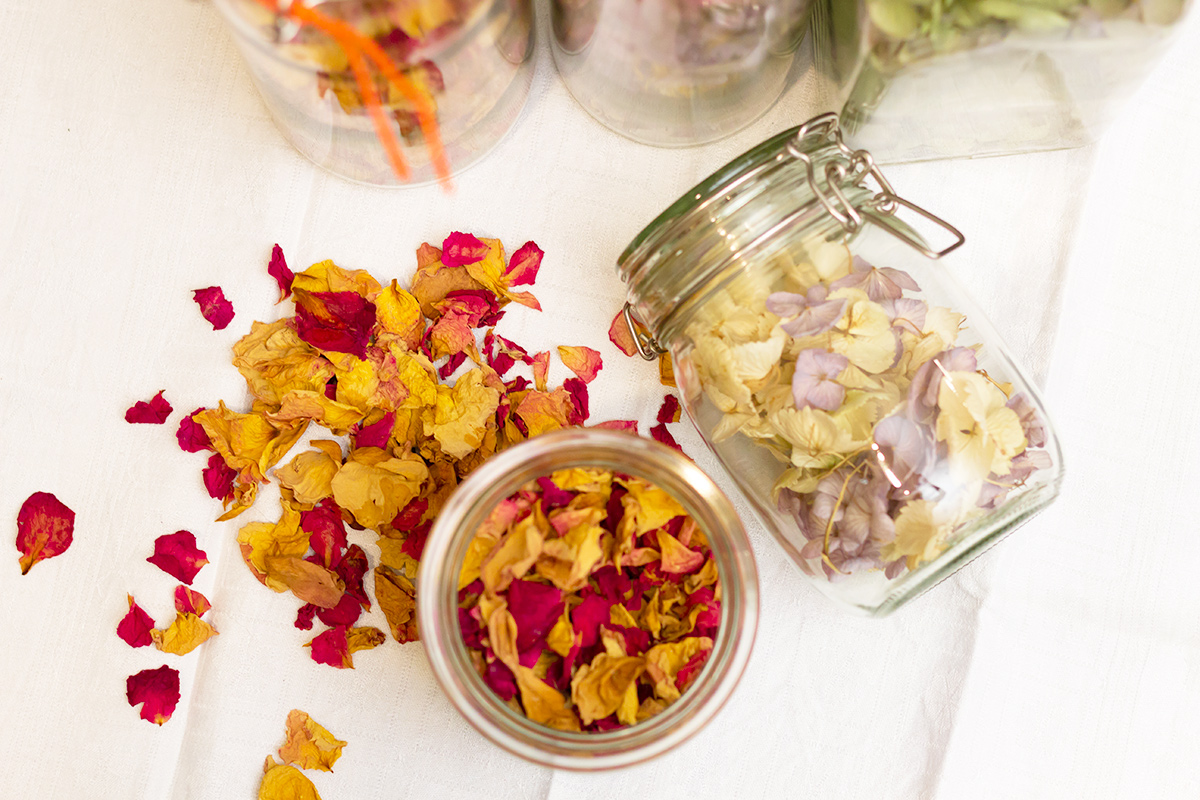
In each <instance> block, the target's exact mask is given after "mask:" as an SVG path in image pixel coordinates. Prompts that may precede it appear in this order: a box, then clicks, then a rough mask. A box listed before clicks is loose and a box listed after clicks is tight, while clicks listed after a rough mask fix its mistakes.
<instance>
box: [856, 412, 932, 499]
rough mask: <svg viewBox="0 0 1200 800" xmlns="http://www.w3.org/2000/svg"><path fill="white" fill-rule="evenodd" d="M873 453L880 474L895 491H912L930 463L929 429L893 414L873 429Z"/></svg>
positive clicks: (930, 437)
mask: <svg viewBox="0 0 1200 800" xmlns="http://www.w3.org/2000/svg"><path fill="white" fill-rule="evenodd" d="M874 439H875V441H874V443H873V444H872V448H871V449H872V450H873V451H874V455H875V465H876V467H877V469H878V471H879V473H880V474H882V475H883V477H884V478H885V479H886V480H887V482H888V483H889V484H891V486H892V487H894V488H896V489H909V490H911V489H913V488H915V486H916V484H917V482H918V480H919V479H920V477H921V474H922V473H923V472H925V471H926V470H927V469H929V467H930V466H931V465H932V464H933V461H934V457H935V450H934V441H933V437H932V436H930V434H929V430H928V429H927V428H926V427H925V426H923V425H918V424H917V423H915V422H913V421H912V420H910V419H908V418H906V417H902V416H899V415H893V416H890V417H888V418H887V419H885V420H883V421H881V422H880V423H879V424H878V425H876V426H875V431H874Z"/></svg>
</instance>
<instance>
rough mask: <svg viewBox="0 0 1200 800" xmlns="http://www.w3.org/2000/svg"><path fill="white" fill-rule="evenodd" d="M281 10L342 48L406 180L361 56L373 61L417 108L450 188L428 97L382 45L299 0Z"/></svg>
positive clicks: (270, 2) (273, 6) (264, 0)
mask: <svg viewBox="0 0 1200 800" xmlns="http://www.w3.org/2000/svg"><path fill="white" fill-rule="evenodd" d="M257 2H258V3H259V5H262V6H264V7H265V8H267V9H269V10H271V11H272V12H274V13H281V12H280V10H279V6H278V5H277V3H276V2H274V0H257ZM282 13H285V14H287V15H288V16H290V17H292V18H293V19H295V20H296V21H297V22H300V23H302V24H307V25H311V26H313V27H314V28H316V29H317V30H320V31H321V32H323V33H324V34H326V35H327V36H329V38H331V39H333V40H334V41H335V42H337V43H338V44H339V45H340V46H341V48H342V50H343V51H345V53H346V60H347V62H348V63H349V64H350V69H351V70H352V71H353V72H354V78H355V81H356V83H357V84H358V87H359V91H360V92H362V94H363V104H364V105H365V106H366V108H367V112H368V113H369V114H370V115H371V120H372V122H373V123H374V126H375V135H376V136H377V137H378V138H379V143H380V144H381V145H382V146H383V149H384V152H386V153H387V156H388V160H389V161H390V162H391V164H392V169H393V170H395V171H396V174H397V175H398V176H399V177H400V178H401V179H402V180H405V179H407V178H408V168H407V166H406V165H405V163H404V157H403V155H402V154H401V152H400V143H399V140H397V138H396V134H395V131H393V130H392V127H391V125H389V124H388V122H387V117H386V116H385V115H384V112H383V105H382V103H381V102H380V99H379V93H378V92H376V91H375V86H374V84H373V82H372V81H371V78H370V73H369V70H368V69H367V64H366V62H365V61H364V59H363V55H364V54H365V55H366V56H367V57H368V58H370V59H371V61H373V62H375V66H376V68H377V69H378V70H379V71H380V72H381V73H383V76H384V78H386V79H387V80H388V81H389V82H390V83H392V85H394V86H395V87H396V88H397V89H399V90H400V93H401V94H402V95H404V97H405V99H407V100H408V101H409V102H410V103H411V104H412V105H413V106H414V108H415V109H416V113H417V122H418V123H419V124H420V126H421V133H422V134H423V135H424V137H425V146H426V148H427V149H428V150H429V158H430V161H431V162H432V163H433V168H434V171H435V172H436V173H437V176H438V179H439V180H440V181H441V182H442V186H443V187H445V188H447V189H449V188H450V164H449V162H448V161H447V159H446V152H445V149H444V148H443V147H442V139H441V132H440V131H439V130H438V124H437V116H436V112H435V110H434V108H433V104H432V103H430V102H429V98H428V97H426V96H425V95H424V94H422V93H421V91H420V90H418V89H417V87H416V86H414V85H413V83H412V81H410V80H409V79H408V78H407V77H406V76H405V75H404V74H403V73H401V72H400V70H399V69H398V68H397V67H396V65H395V64H394V63H393V62H392V60H391V59H390V58H389V57H388V55H387V53H385V52H384V51H383V48H381V47H380V46H379V45H378V44H376V43H375V41H374V40H373V39H371V38H370V37H369V36H365V35H363V34H362V33H360V32H359V31H358V30H356V29H355V28H354V27H353V26H352V25H350V24H348V23H346V22H343V21H342V20H339V19H335V18H334V17H330V16H328V15H326V14H322V13H321V12H319V11H316V10H314V9H312V8H309V7H308V6H306V5H304V4H303V3H301V2H300V0H292V2H291V4H290V5H289V6H288V8H287V10H286V11H284V12H282Z"/></svg>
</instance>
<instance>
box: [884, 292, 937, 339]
mask: <svg viewBox="0 0 1200 800" xmlns="http://www.w3.org/2000/svg"><path fill="white" fill-rule="evenodd" d="M882 305H883V310H884V311H886V312H887V315H888V317H889V318H890V319H891V320H892V327H895V328H902V329H904V330H906V331H908V332H909V333H912V334H913V335H914V336H920V335H921V332H922V330H923V329H924V328H925V314H926V312H927V311H928V310H929V306H928V305H927V304H926V303H925V301H924V300H917V299H915V298H912V297H901V298H900V299H898V300H885V301H884V302H883V303H882Z"/></svg>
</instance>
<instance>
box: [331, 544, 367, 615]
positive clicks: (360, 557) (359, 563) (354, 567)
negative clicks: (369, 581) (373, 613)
mask: <svg viewBox="0 0 1200 800" xmlns="http://www.w3.org/2000/svg"><path fill="white" fill-rule="evenodd" d="M368 568H369V567H368V564H367V554H366V553H365V552H363V549H362V548H361V547H359V546H358V545H356V544H352V545H350V546H349V547H347V548H346V552H345V553H344V554H343V555H342V560H341V561H339V562H338V565H337V566H336V567H335V568H334V571H335V572H337V575H338V577H339V578H341V579H342V582H343V583H345V584H346V594H348V595H350V596H351V597H353V598H354V599H356V600H357V601H358V602H359V604H360V605H361V606H362V607H363V609H364V610H366V611H370V610H371V600H370V598H368V597H367V591H366V589H364V588H363V576H364V575H366V574H367V569H368Z"/></svg>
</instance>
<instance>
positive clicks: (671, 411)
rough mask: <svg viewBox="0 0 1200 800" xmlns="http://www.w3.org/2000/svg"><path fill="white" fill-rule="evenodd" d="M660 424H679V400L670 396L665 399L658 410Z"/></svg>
mask: <svg viewBox="0 0 1200 800" xmlns="http://www.w3.org/2000/svg"><path fill="white" fill-rule="evenodd" d="M657 421H658V422H662V423H667V422H679V398H678V397H676V396H675V395H673V394H669V395H667V396H666V397H664V398H663V402H662V406H660V407H659V409H658V420H657Z"/></svg>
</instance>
